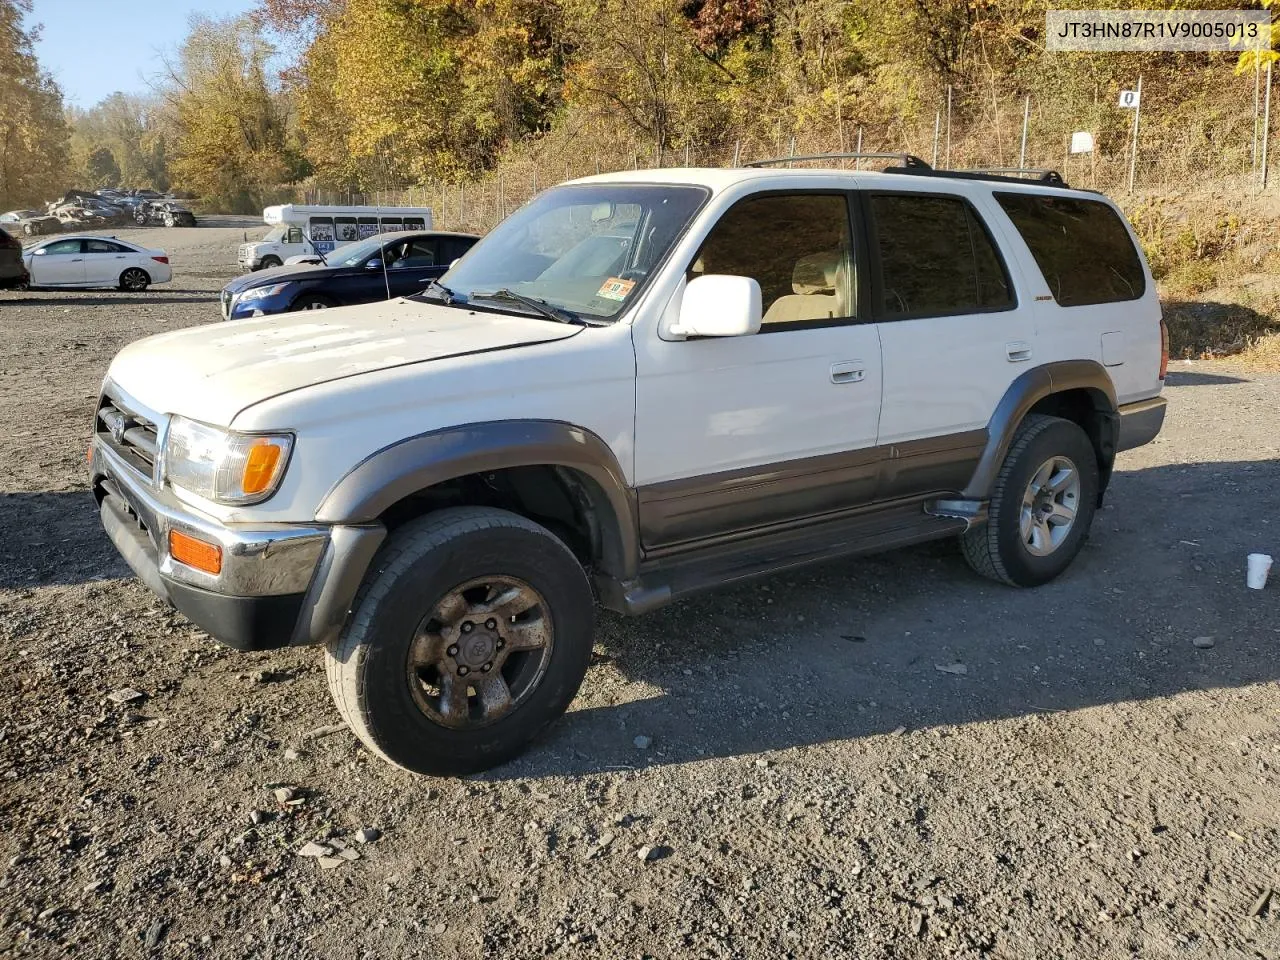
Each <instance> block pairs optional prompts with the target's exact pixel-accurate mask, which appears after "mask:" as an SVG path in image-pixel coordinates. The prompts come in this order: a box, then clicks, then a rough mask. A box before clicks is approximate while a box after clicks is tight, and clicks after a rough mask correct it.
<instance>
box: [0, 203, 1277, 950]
mask: <svg viewBox="0 0 1280 960" xmlns="http://www.w3.org/2000/svg"><path fill="white" fill-rule="evenodd" d="M242 229H243V228H242V227H241V226H238V225H237V226H215V227H201V228H198V229H194V230H181V229H179V230H163V229H160V230H147V231H142V230H137V231H128V232H129V233H130V234H131V235H132V236H135V237H136V238H138V239H140V240H143V241H144V242H147V243H156V244H159V245H162V246H164V247H166V249H168V250H169V251H170V253H171V255H172V259H173V262H174V269H175V276H174V280H173V282H172V283H171V284H169V285H167V286H163V287H158V288H155V289H153V290H152V291H150V292H148V293H147V294H145V295H126V294H120V293H115V292H73V293H68V292H42V293H29V294H13V293H0V345H2V349H0V422H3V423H4V424H5V425H6V429H5V430H4V431H2V432H0V491H3V492H2V493H0V529H2V530H3V531H4V532H3V538H2V539H0V641H2V642H0V704H2V705H3V712H2V713H0V955H3V956H15V957H71V956H75V957H93V958H114V957H141V956H152V957H254V958H261V957H277V958H310V957H342V958H354V957H378V958H383V957H397V958H399V957H432V958H438V957H453V956H457V957H478V956H504V957H505V956H534V955H551V954H554V955H557V956H560V955H563V956H572V957H608V958H616V957H635V958H640V957H645V956H649V957H655V958H683V957H834V956H841V957H843V956H853V957H859V958H875V957H885V958H889V957H893V958H914V957H938V956H958V957H968V956H977V955H988V956H993V957H1001V958H1018V960H1029V958H1061V957H1105V958H1109V957H1144V958H1147V957H1232V958H1234V957H1261V958H1275V957H1278V956H1280V834H1277V811H1280V778H1278V776H1277V772H1278V770H1280V688H1278V687H1277V685H1276V683H1275V680H1276V677H1277V673H1278V672H1280V656H1278V654H1280V616H1277V614H1278V613H1280V586H1277V585H1276V584H1274V583H1273V585H1272V586H1271V587H1270V588H1269V589H1268V590H1266V591H1263V592H1261V593H1259V592H1254V591H1248V590H1246V589H1245V587H1244V557H1245V554H1246V553H1248V552H1249V551H1252V550H1262V551H1265V552H1269V553H1272V554H1277V555H1280V513H1278V512H1277V510H1276V507H1277V504H1278V503H1280V496H1278V495H1277V490H1278V489H1280V467H1278V466H1277V454H1278V453H1280V418H1278V414H1277V411H1278V410H1280V376H1276V375H1255V374H1244V373H1240V372H1238V371H1237V370H1235V369H1234V368H1233V367H1231V366H1230V365H1228V364H1225V363H1198V364H1175V365H1174V370H1173V372H1172V374H1171V376H1170V379H1169V389H1168V395H1169V397H1170V401H1171V413H1170V418H1169V422H1168V424H1167V426H1166V429H1165V432H1164V434H1163V435H1162V436H1161V438H1160V439H1159V440H1158V441H1157V442H1156V443H1154V444H1152V445H1150V446H1148V447H1146V448H1143V449H1141V450H1137V451H1134V452H1131V453H1128V454H1125V455H1123V456H1122V458H1121V462H1120V464H1119V467H1118V472H1117V475H1116V477H1115V480H1114V483H1113V485H1112V491H1111V494H1110V496H1109V502H1108V505H1107V507H1106V509H1105V510H1104V511H1102V512H1101V513H1099V515H1098V519H1097V522H1096V523H1095V525H1094V533H1093V537H1092V539H1091V540H1090V542H1089V544H1088V546H1087V548H1086V549H1085V551H1084V553H1083V554H1082V556H1081V557H1080V559H1079V561H1078V562H1077V563H1076V564H1075V565H1074V567H1073V568H1072V569H1071V570H1070V571H1069V572H1068V574H1067V575H1065V576H1064V577H1063V578H1062V579H1060V580H1059V581H1058V582H1056V583H1054V584H1052V585H1050V586H1048V587H1045V588H1042V589H1039V590H1035V591H1015V590H1010V589H1005V588H1001V587H998V586H995V585H992V584H989V583H986V582H983V581H980V580H978V579H976V578H975V577H974V576H972V575H971V574H970V573H969V572H968V571H967V569H966V568H965V566H964V563H963V562H962V560H961V559H960V557H959V553H958V550H957V549H956V548H955V546H954V545H953V544H934V545H930V546H927V547H924V548H918V549H913V550H908V551H903V552H899V553H895V554H889V555H885V556H882V557H876V558H872V559H864V560H856V561H846V562H837V563H832V564H828V565H825V566H822V567H818V568H814V569H812V570H811V571H807V572H805V573H803V574H797V575H793V576H786V577H778V578H773V579H770V580H765V581H759V582H756V583H754V584H751V585H747V586H741V587H737V588H734V589H729V590H725V591H722V592H719V593H715V594H709V595H706V596H703V597H700V598H696V599H692V600H687V601H685V602H682V603H679V604H677V605H675V606H673V607H670V608H668V609H665V610H663V611H660V612H658V613H655V614H653V615H650V616H649V617H647V618H643V619H639V620H623V619H621V618H617V617H614V616H612V615H602V617H601V622H600V629H599V645H598V647H597V651H596V658H595V661H596V662H595V664H594V665H593V667H592V669H591V671H590V672H589V674H588V676H587V681H586V684H585V685H584V687H583V690H582V693H581V695H580V696H579V698H578V700H577V702H576V703H575V704H574V708H573V710H572V711H571V713H570V714H569V715H568V716H567V717H566V718H565V719H564V720H562V721H561V722H560V723H559V724H557V725H556V726H555V727H554V728H553V729H552V731H551V733H550V734H549V735H548V736H547V737H546V738H545V739H544V740H543V741H542V742H540V743H539V744H538V745H536V746H535V748H534V749H533V750H532V751H531V752H530V753H529V754H528V755H526V756H525V757H524V758H522V759H521V760H519V761H517V762H516V763H514V764H511V765H510V766H507V767H504V768H502V769H499V770H496V771H492V772H490V773H488V774H485V775H483V776H479V777H474V778H469V779H465V780H432V779H427V778H420V777H414V776H412V775H410V774H407V773H404V772H401V771H398V770H394V769H391V768H389V767H387V766H385V765H384V764H382V763H381V762H379V761H377V760H374V759H371V758H370V757H369V756H368V755H367V754H366V753H365V752H364V751H363V750H362V749H361V748H360V747H359V746H358V745H357V744H356V742H355V740H354V738H353V737H351V736H350V735H349V734H348V733H346V732H345V730H344V729H342V728H341V727H340V726H337V724H338V717H337V714H336V711H335V710H334V708H333V706H332V705H331V703H330V701H329V698H328V694H327V692H326V689H325V683H324V676H323V669H322V663H321V658H320V655H319V653H318V651H314V650H301V651H292V652H284V653H274V654H255V655H246V654H238V653H235V652H232V651H229V650H224V649H222V648H220V647H219V646H217V645H216V644H215V643H213V642H212V641H211V640H209V639H208V638H207V637H206V636H204V635H203V634H202V633H201V632H200V631H198V630H196V629H194V628H193V627H192V626H191V625H190V624H188V623H187V622H186V621H185V620H184V619H183V618H182V617H181V616H179V615H177V614H174V613H171V612H168V611H166V610H165V609H162V608H161V606H160V605H159V603H158V602H157V601H155V600H153V599H152V597H151V596H150V595H149V594H148V593H147V592H146V590H145V589H144V588H143V587H142V586H141V585H140V584H139V583H138V582H137V581H135V580H134V579H132V578H130V577H129V575H128V570H127V569H126V568H125V567H124V565H123V563H122V562H121V561H120V560H118V559H117V558H116V557H115V555H114V553H113V551H112V549H111V548H110V546H109V544H108V543H107V541H106V538H105V536H104V535H103V534H102V533H101V531H100V529H99V524H98V520H97V516H96V513H95V511H94V509H93V507H92V503H91V500H90V497H89V495H88V493H87V491H86V482H85V467H84V450H85V444H86V438H87V436H88V432H89V421H90V415H91V412H92V406H93V399H94V396H95V393H96V391H97V388H98V385H99V382H100V379H101V377H102V375H103V373H104V371H105V369H106V366H107V363H108V361H109V359H110V357H111V356H112V354H113V353H114V352H115V351H116V350H117V349H119V348H120V347H121V346H123V345H124V344H125V343H127V342H129V341H130V340H133V339H135V338H137V337H140V336H144V335H147V334H151V333H155V332H158V331H162V330H166V329H171V328H173V327H176V326H184V325H189V324H195V323H202V322H209V321H212V320H214V318H215V317H216V316H217V307H216V304H215V296H216V291H217V289H218V288H219V287H220V285H221V283H222V282H223V281H224V280H225V279H227V278H229V277H230V276H232V275H233V273H234V263H233V261H234V256H235V244H236V243H237V242H238V241H239V240H240V238H241V234H242ZM259 229H260V228H259ZM1205 637H1208V638H1211V641H1206V640H1203V639H1200V640H1199V641H1198V642H1196V641H1197V638H1205ZM1210 642H1211V644H1212V645H1211V646H1209V645H1208V644H1209V643H1210ZM130 690H132V691H135V692H136V693H137V696H133V694H132V693H129V692H128V691H130ZM121 691H125V692H124V693H121ZM113 693H114V694H117V698H116V699H121V700H123V702H116V701H115V700H113V698H112V694H113ZM279 788H288V789H286V790H285V791H284V792H281V793H279V794H278V795H277V793H276V792H275V791H276V790H277V789H279ZM364 828H373V829H374V830H375V831H378V832H379V835H378V836H377V838H376V839H370V837H371V835H369V834H366V835H365V838H366V839H369V842H364V843H361V842H359V839H360V838H359V836H358V834H359V832H360V831H361V830H362V829H364ZM311 841H317V842H320V843H322V844H323V852H325V853H326V854H327V855H326V856H325V857H324V858H317V857H309V856H305V855H300V852H301V853H302V854H306V853H313V852H319V848H317V847H306V846H305V845H306V844H308V843H309V842H311ZM347 858H351V859H347ZM1272 888H1277V892H1276V893H1275V894H1271V895H1268V894H1267V891H1268V890H1270V889H1272Z"/></svg>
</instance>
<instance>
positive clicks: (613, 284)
mask: <svg viewBox="0 0 1280 960" xmlns="http://www.w3.org/2000/svg"><path fill="white" fill-rule="evenodd" d="M635 285H636V282H635V281H634V280H621V279H619V278H618V277H610V278H609V279H608V280H606V281H605V282H604V286H603V287H601V288H600V289H599V290H597V291H596V296H597V297H604V298H605V299H606V300H618V301H622V300H625V299H627V294H628V293H630V292H631V288H632V287H634V286H635Z"/></svg>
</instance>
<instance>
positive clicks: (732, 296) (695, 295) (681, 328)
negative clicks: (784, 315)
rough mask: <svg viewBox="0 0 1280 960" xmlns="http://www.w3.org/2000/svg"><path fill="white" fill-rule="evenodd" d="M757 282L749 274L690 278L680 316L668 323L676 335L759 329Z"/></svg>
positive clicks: (733, 333)
mask: <svg viewBox="0 0 1280 960" xmlns="http://www.w3.org/2000/svg"><path fill="white" fill-rule="evenodd" d="M761 299H762V298H761V295H760V284H759V283H758V282H757V281H755V280H754V279H752V278H751V277H735V276H730V275H728V274H715V273H712V274H707V275H706V276H702V277H695V278H694V279H693V280H690V281H689V283H688V284H687V285H686V286H685V288H684V298H683V299H682V300H681V301H680V316H679V318H677V320H676V322H675V323H674V324H673V325H672V326H671V327H670V332H671V333H672V334H673V335H674V336H677V337H684V338H686V339H687V338H689V337H745V336H750V335H751V334H753V333H758V332H759V331H760V318H761V314H762V308H761Z"/></svg>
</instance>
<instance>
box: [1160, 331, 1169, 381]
mask: <svg viewBox="0 0 1280 960" xmlns="http://www.w3.org/2000/svg"><path fill="white" fill-rule="evenodd" d="M1168 372H1169V325H1168V324H1167V323H1165V322H1164V317H1161V318H1160V379H1161V380H1163V379H1164V378H1165V374H1167V373H1168Z"/></svg>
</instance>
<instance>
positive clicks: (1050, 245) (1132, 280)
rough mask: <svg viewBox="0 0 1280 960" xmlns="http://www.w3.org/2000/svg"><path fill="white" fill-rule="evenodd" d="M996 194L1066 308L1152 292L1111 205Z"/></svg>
mask: <svg viewBox="0 0 1280 960" xmlns="http://www.w3.org/2000/svg"><path fill="white" fill-rule="evenodd" d="M995 196H996V200H998V201H999V202H1000V206H1001V207H1002V208H1004V212H1005V213H1007V214H1008V215H1009V219H1010V220H1012V221H1013V225H1014V226H1015V227H1017V228H1018V233H1020V234H1022V239H1023V240H1025V241H1026V243H1027V246H1028V247H1029V248H1030V250H1031V256H1033V257H1034V258H1035V261H1036V265H1037V266H1038V267H1039V268H1040V272H1041V273H1042V274H1044V279H1045V282H1046V283H1048V284H1049V290H1050V291H1052V293H1053V298H1054V299H1055V300H1056V301H1058V304H1059V305H1060V306H1063V307H1082V306H1087V305H1088V304H1093V303H1117V302H1119V301H1123V300H1137V299H1138V298H1139V297H1141V296H1142V295H1143V294H1144V293H1145V292H1146V289H1147V279H1146V275H1145V274H1144V273H1143V272H1142V260H1141V259H1140V258H1139V256H1138V251H1137V250H1136V249H1135V248H1134V246H1133V241H1132V240H1131V239H1130V238H1129V231H1128V230H1126V229H1125V226H1124V223H1123V221H1121V219H1120V217H1119V216H1117V214H1116V212H1115V211H1114V210H1113V209H1112V208H1111V207H1110V206H1108V205H1107V204H1105V203H1102V202H1100V201H1098V200H1081V199H1078V198H1076V197H1049V196H1043V195H1038V194H1034V193H997V194H996V195H995Z"/></svg>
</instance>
